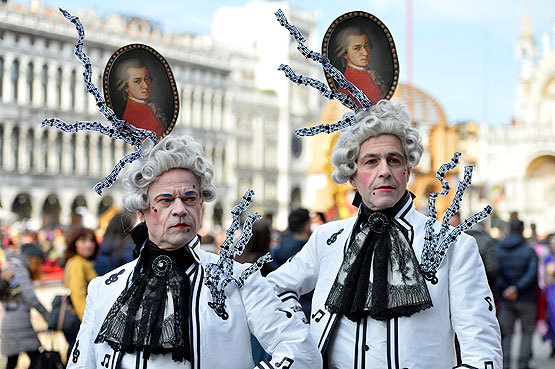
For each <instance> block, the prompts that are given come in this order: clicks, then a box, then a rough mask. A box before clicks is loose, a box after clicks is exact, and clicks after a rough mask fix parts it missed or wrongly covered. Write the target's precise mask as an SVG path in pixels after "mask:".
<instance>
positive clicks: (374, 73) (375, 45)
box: [322, 11, 399, 100]
mask: <svg viewBox="0 0 555 369" xmlns="http://www.w3.org/2000/svg"><path fill="white" fill-rule="evenodd" d="M349 27H355V28H356V27H358V28H360V29H361V30H362V32H364V33H365V34H366V35H367V37H368V39H369V41H370V44H371V56H370V61H369V63H368V66H367V67H365V69H367V71H368V72H369V73H368V76H369V77H368V78H369V80H370V79H375V81H374V82H375V85H377V86H379V88H380V90H381V92H382V94H383V96H382V97H381V99H388V100H389V99H391V97H392V96H393V93H394V92H395V89H396V88H397V85H398V83H399V60H398V57H397V51H396V49H395V43H394V41H393V36H391V33H390V32H389V29H388V28H387V27H386V25H385V24H384V23H383V22H382V21H381V20H379V19H378V18H377V17H376V16H374V15H372V14H370V13H367V12H364V11H353V12H348V13H345V14H343V15H341V16H339V17H337V18H336V19H335V20H334V21H333V22H332V24H331V25H330V26H329V27H328V29H327V31H326V33H325V35H324V39H323V41H322V55H324V56H326V57H327V58H328V59H329V60H330V62H331V64H332V65H333V66H334V67H336V68H337V69H338V70H339V71H340V72H341V73H343V74H344V75H345V71H346V60H344V59H346V56H345V55H344V54H343V56H339V53H340V52H341V48H339V45H338V41H337V38H338V36H341V37H343V38H344V35H345V34H347V31H345V32H343V33H342V34H341V33H340V32H341V31H342V30H344V29H347V28H349ZM343 49H344V48H343ZM376 51H378V52H376ZM334 54H335V55H334ZM324 73H325V75H326V80H327V82H328V85H329V86H330V88H331V89H332V90H333V91H338V87H339V85H338V84H337V82H336V81H335V80H334V79H333V78H332V77H331V76H330V75H329V73H327V72H324ZM348 75H349V74H348ZM358 76H360V74H358ZM346 77H347V76H346ZM364 78H365V77H364ZM347 79H349V80H350V81H351V82H352V83H353V84H354V85H355V86H357V87H358V88H359V89H361V90H362V88H361V87H360V86H358V85H357V83H356V81H355V80H351V79H353V77H351V78H349V77H347ZM359 84H360V83H359ZM341 92H343V91H341ZM363 92H364V91H363ZM367 97H368V98H369V99H371V96H368V95H367ZM371 100H372V99H371Z"/></svg>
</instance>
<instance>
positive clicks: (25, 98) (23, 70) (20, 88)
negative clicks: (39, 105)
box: [17, 57, 30, 106]
mask: <svg viewBox="0 0 555 369" xmlns="http://www.w3.org/2000/svg"><path fill="white" fill-rule="evenodd" d="M28 69H29V59H28V58H25V57H21V58H19V71H18V72H19V76H18V78H17V103H18V104H20V105H27V106H29V105H30V101H29V90H28V88H27V70H28Z"/></svg>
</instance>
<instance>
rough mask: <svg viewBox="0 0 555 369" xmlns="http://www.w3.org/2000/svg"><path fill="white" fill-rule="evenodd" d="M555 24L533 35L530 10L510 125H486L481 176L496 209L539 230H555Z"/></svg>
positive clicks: (520, 45) (521, 42) (520, 42)
mask: <svg viewBox="0 0 555 369" xmlns="http://www.w3.org/2000/svg"><path fill="white" fill-rule="evenodd" d="M554 39H555V28H554V32H553V34H552V35H547V34H544V35H542V38H541V44H540V45H538V43H537V42H536V40H535V38H534V32H533V28H532V21H531V19H530V14H529V12H527V11H525V13H524V16H523V22H522V28H521V34H520V38H519V40H518V42H517V44H516V45H515V57H516V58H517V60H518V62H519V74H518V76H517V84H516V91H515V119H514V121H513V123H512V124H511V125H507V126H499V127H482V129H481V132H480V136H481V138H482V139H481V143H480V150H481V152H482V155H481V156H482V158H483V160H482V162H481V163H480V165H481V166H482V167H483V168H484V171H483V173H482V175H481V176H480V177H481V182H482V184H483V187H484V188H485V189H487V191H488V193H487V194H485V195H486V196H487V197H488V198H489V200H490V201H491V202H492V205H493V206H494V209H495V211H496V214H497V215H498V216H499V217H500V218H501V219H504V220H505V221H508V220H509V218H510V217H511V216H515V215H516V216H518V217H519V218H520V219H521V220H523V221H524V222H525V224H526V226H530V225H531V224H536V226H537V233H538V234H540V235H541V234H543V235H545V234H549V233H552V232H554V231H555V42H554Z"/></svg>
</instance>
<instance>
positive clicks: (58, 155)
mask: <svg viewBox="0 0 555 369" xmlns="http://www.w3.org/2000/svg"><path fill="white" fill-rule="evenodd" d="M55 145H56V158H57V159H58V168H57V169H58V172H61V171H62V156H63V147H62V133H61V132H60V133H58V135H57V136H56V144H55Z"/></svg>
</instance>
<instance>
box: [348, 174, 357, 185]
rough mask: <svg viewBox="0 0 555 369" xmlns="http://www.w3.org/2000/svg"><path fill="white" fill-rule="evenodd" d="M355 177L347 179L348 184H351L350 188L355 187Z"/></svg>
mask: <svg viewBox="0 0 555 369" xmlns="http://www.w3.org/2000/svg"><path fill="white" fill-rule="evenodd" d="M354 177H355V175H354V174H353V175H352V176H350V177H349V183H350V184H351V186H353V187H355V188H356V186H355V178H354Z"/></svg>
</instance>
